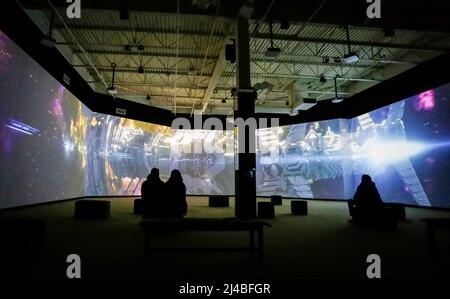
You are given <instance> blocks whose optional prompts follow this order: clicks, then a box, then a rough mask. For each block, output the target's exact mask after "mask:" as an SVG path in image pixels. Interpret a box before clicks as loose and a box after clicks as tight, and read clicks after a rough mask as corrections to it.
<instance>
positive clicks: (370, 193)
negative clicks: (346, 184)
mask: <svg viewBox="0 0 450 299" xmlns="http://www.w3.org/2000/svg"><path fill="white" fill-rule="evenodd" d="M353 199H354V203H355V204H356V207H357V209H358V212H359V215H360V216H361V217H364V218H366V219H372V220H375V218H377V217H378V216H380V214H381V212H382V208H383V200H382V199H381V197H380V193H378V189H377V187H376V186H375V183H374V182H373V181H372V178H371V177H370V176H369V175H367V174H364V175H363V176H362V177H361V183H360V184H359V186H358V188H357V189H356V192H355V195H354V196H353Z"/></svg>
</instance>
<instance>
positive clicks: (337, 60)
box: [333, 57, 342, 63]
mask: <svg viewBox="0 0 450 299" xmlns="http://www.w3.org/2000/svg"><path fill="white" fill-rule="evenodd" d="M333 62H334V63H341V62H342V60H341V59H340V58H339V57H334V58H333Z"/></svg>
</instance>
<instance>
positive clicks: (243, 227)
mask: <svg viewBox="0 0 450 299" xmlns="http://www.w3.org/2000/svg"><path fill="white" fill-rule="evenodd" d="M139 224H140V225H141V226H142V229H143V230H144V233H145V240H144V250H145V254H148V252H149V251H158V250H162V251H167V250H168V249H167V248H162V249H161V248H158V249H155V248H151V247H150V235H151V234H152V233H154V232H173V231H248V232H249V237H250V242H249V246H248V247H221V248H179V250H204V251H250V255H251V256H253V255H254V253H255V252H256V253H257V257H258V262H259V263H262V262H263V257H264V226H269V227H270V226H271V225H270V224H269V223H267V222H264V221H260V220H246V219H245V220H244V219H237V218H224V219H220V218H185V219H183V220H181V219H179V218H170V217H150V218H143V219H142V221H141V222H140V223H139ZM255 235H256V237H257V238H256V240H257V242H256V243H255Z"/></svg>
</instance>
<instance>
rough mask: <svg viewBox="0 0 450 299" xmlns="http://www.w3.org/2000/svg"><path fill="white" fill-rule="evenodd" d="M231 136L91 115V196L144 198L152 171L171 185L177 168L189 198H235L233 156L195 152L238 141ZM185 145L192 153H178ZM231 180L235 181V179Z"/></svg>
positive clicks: (88, 132) (88, 175) (88, 134)
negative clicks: (205, 143)
mask: <svg viewBox="0 0 450 299" xmlns="http://www.w3.org/2000/svg"><path fill="white" fill-rule="evenodd" d="M231 133H232V132H228V133H225V134H222V132H221V131H206V130H172V129H171V128H170V127H164V126H159V125H153V124H148V123H144V122H139V121H134V120H130V119H125V118H119V117H114V116H109V115H104V114H96V113H91V116H90V117H89V119H88V127H87V130H86V140H88V141H87V142H88V144H87V146H88V158H87V159H88V165H87V168H86V193H87V194H89V195H104V194H113V195H140V192H141V185H142V183H143V182H144V181H145V179H146V177H147V175H148V174H149V172H150V170H151V169H152V168H153V167H156V168H159V170H160V176H161V179H162V180H163V181H166V180H167V179H168V178H169V176H170V171H171V170H172V169H179V170H180V171H181V173H182V175H183V180H184V183H185V185H186V189H187V193H188V194H196V195H197V194H198V195H201V194H233V193H234V180H233V177H234V165H233V163H234V159H233V152H231V153H227V152H226V151H225V147H224V148H223V151H221V152H220V151H219V150H217V151H215V152H213V153H207V152H205V151H203V149H202V150H201V151H199V152H198V153H196V152H195V151H194V150H193V147H194V145H195V144H196V143H198V144H200V146H202V145H201V142H202V141H203V140H209V142H210V143H211V144H220V143H221V142H219V139H222V142H231V143H232V142H234V141H233V135H232V134H231ZM179 145H185V146H187V148H188V149H189V150H184V151H183V150H175V149H176V147H177V146H179ZM230 178H231V179H230Z"/></svg>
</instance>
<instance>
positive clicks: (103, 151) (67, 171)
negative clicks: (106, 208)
mask: <svg viewBox="0 0 450 299" xmlns="http://www.w3.org/2000/svg"><path fill="white" fill-rule="evenodd" d="M0 99H1V106H2V108H1V109H0V124H1V126H0V151H1V152H0V153H1V154H0V165H2V167H1V174H2V175H1V179H0V183H1V190H0V196H1V197H0V198H1V200H0V208H5V207H12V206H20V205H26V204H33V203H40V202H45V201H54V200H58V199H66V198H73V197H79V196H84V195H100V196H101V195H132V194H135V195H138V194H140V185H141V184H142V182H143V181H144V180H145V178H146V176H147V175H148V173H149V172H150V170H151V168H153V167H158V168H159V169H160V172H161V177H162V179H163V180H166V179H167V178H168V176H169V174H170V171H171V170H172V169H179V170H180V171H181V172H182V174H183V178H184V182H185V184H186V187H187V192H188V193H189V194H233V193H234V159H233V152H232V151H231V152H226V151H222V152H220V151H216V152H214V153H206V152H202V153H189V152H188V153H185V152H181V153H180V152H178V151H174V150H172V148H173V147H176V146H177V145H179V144H184V145H190V144H192V145H194V144H196V143H200V142H202V141H204V140H208V141H209V142H211V143H212V144H215V143H217V144H219V143H221V142H222V143H227V142H228V143H229V142H231V143H233V142H234V141H233V135H232V132H229V133H226V134H223V133H222V132H219V131H195V130H192V131H187V130H178V131H177V130H171V128H168V127H163V126H158V125H152V124H148V123H144V122H139V121H134V120H129V119H125V118H119V117H114V116H109V115H103V114H99V113H94V112H92V111H90V110H89V109H88V108H87V107H85V106H84V105H83V104H82V103H81V102H80V101H79V100H78V99H76V98H75V97H74V96H73V95H72V94H71V93H70V92H69V91H67V90H66V89H65V88H64V87H63V86H62V85H61V84H59V82H58V81H57V80H55V79H54V78H53V77H51V76H50V75H49V74H48V73H47V72H46V71H45V70H44V69H42V68H41V67H40V66H39V65H38V64H37V63H36V62H35V61H34V60H33V59H31V58H30V57H29V56H28V55H27V54H26V53H25V52H23V51H22V50H21V49H20V48H19V47H18V46H17V45H15V44H14V42H12V41H11V40H10V39H9V38H8V37H7V36H6V35H5V34H3V33H2V32H0ZM224 149H225V147H224Z"/></svg>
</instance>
